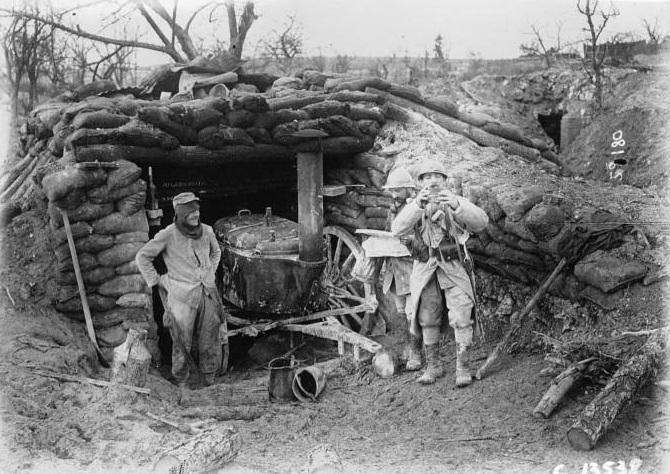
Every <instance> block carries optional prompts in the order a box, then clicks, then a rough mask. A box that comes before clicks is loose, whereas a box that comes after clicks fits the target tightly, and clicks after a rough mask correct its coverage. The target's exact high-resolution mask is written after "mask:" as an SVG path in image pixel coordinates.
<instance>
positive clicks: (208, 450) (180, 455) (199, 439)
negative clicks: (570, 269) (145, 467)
mask: <svg viewBox="0 0 670 474" xmlns="http://www.w3.org/2000/svg"><path fill="white" fill-rule="evenodd" d="M241 447H242V437H241V436H240V434H239V433H238V431H237V430H236V429H235V427H233V426H232V425H221V424H215V425H214V426H212V427H211V428H210V429H208V430H206V431H203V432H201V433H198V434H197V435H195V436H191V437H190V438H189V439H187V440H186V441H185V442H183V443H181V444H178V445H176V446H174V447H172V448H170V449H168V450H167V451H164V452H163V454H162V455H161V456H160V458H159V460H158V462H156V464H155V465H154V470H153V472H155V473H165V474H168V473H173V472H175V473H176V472H188V473H191V474H196V473H203V472H214V471H217V470H218V469H220V468H222V467H223V466H224V465H225V464H226V463H228V462H230V461H231V460H232V459H233V458H234V457H235V456H236V455H237V453H238V451H239V450H240V448H241Z"/></svg>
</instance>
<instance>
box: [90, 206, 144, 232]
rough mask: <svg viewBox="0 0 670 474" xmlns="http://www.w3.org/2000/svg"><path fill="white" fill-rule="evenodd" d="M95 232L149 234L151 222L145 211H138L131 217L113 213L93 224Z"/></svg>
mask: <svg viewBox="0 0 670 474" xmlns="http://www.w3.org/2000/svg"><path fill="white" fill-rule="evenodd" d="M91 227H92V228H93V232H94V233H96V234H123V233H125V232H146V233H149V222H148V221H147V216H146V213H145V212H144V210H141V211H138V212H136V213H135V214H131V215H130V216H124V215H122V214H121V213H120V212H112V213H111V214H110V215H108V216H106V217H103V218H102V219H98V220H96V221H93V222H92V223H91Z"/></svg>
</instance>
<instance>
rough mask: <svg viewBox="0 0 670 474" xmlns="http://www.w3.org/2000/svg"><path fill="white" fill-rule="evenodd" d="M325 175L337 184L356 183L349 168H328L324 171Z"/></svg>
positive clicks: (328, 179) (330, 181) (327, 179)
mask: <svg viewBox="0 0 670 474" xmlns="http://www.w3.org/2000/svg"><path fill="white" fill-rule="evenodd" d="M324 176H325V178H326V181H328V182H329V183H332V182H333V181H334V182H335V183H336V184H338V183H339V184H355V183H354V180H353V178H352V177H351V175H350V174H349V170H348V169H347V168H330V169H327V170H325V172H324Z"/></svg>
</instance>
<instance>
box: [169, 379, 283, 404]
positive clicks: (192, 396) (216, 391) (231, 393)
mask: <svg viewBox="0 0 670 474" xmlns="http://www.w3.org/2000/svg"><path fill="white" fill-rule="evenodd" d="M269 402H270V396H269V393H268V387H267V386H264V387H263V386H258V385H250V384H242V383H236V384H235V385H230V384H214V385H210V386H209V387H205V388H202V389H200V390H185V391H183V393H182V394H181V399H180V400H179V405H181V406H183V407H199V406H227V407H232V406H239V405H263V404H266V403H269Z"/></svg>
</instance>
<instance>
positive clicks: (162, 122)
mask: <svg viewBox="0 0 670 474" xmlns="http://www.w3.org/2000/svg"><path fill="white" fill-rule="evenodd" d="M214 112H216V111H214ZM217 113H218V114H219V115H220V116H221V117H223V114H221V113H220V112H217ZM138 117H139V119H140V120H142V121H144V122H147V123H150V124H152V125H154V126H156V127H158V128H160V129H161V130H163V131H164V132H166V133H169V134H170V135H172V136H173V137H175V138H176V139H177V140H179V143H181V144H182V145H196V144H197V143H198V131H197V130H195V129H194V128H191V127H189V126H188V125H184V124H183V123H179V122H176V121H173V120H172V119H171V118H172V112H171V111H170V109H169V108H167V107H145V108H143V109H140V110H139V111H138Z"/></svg>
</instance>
